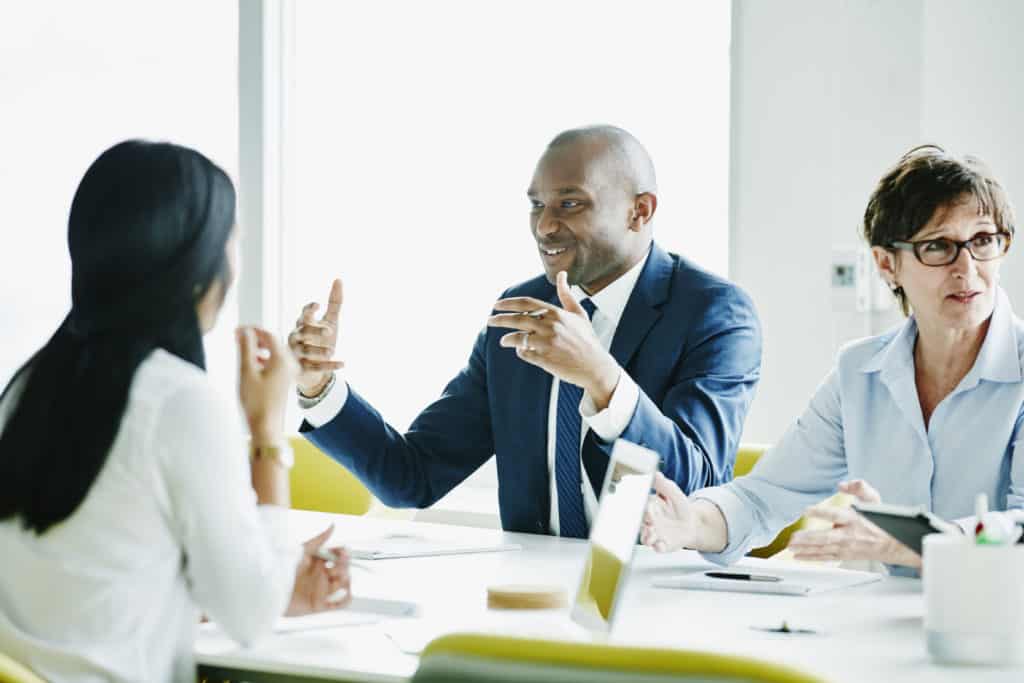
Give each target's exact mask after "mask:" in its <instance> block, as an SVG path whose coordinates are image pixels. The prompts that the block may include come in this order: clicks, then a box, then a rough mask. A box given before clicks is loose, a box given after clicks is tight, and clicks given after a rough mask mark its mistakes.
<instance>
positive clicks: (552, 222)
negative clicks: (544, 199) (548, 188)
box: [537, 207, 559, 237]
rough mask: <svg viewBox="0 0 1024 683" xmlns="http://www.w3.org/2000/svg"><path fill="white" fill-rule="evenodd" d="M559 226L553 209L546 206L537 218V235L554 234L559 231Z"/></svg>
mask: <svg viewBox="0 0 1024 683" xmlns="http://www.w3.org/2000/svg"><path fill="white" fill-rule="evenodd" d="M558 228H559V224H558V219H556V218H555V216H554V213H553V212H552V211H551V209H549V208H548V207H544V210H543V211H541V213H540V216H539V217H538V218H537V236H538V237H540V236H547V235H551V234H554V233H556V232H558Z"/></svg>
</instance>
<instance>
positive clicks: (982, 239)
mask: <svg viewBox="0 0 1024 683" xmlns="http://www.w3.org/2000/svg"><path fill="white" fill-rule="evenodd" d="M1005 245H1006V240H1005V238H1004V237H1003V235H1001V234H998V233H996V234H992V233H985V234H983V235H975V236H974V238H973V239H972V240H971V245H970V246H971V254H972V255H973V256H974V258H976V259H978V260H979V261H986V260H989V259H994V258H998V257H999V256H1000V255H1001V254H1002V253H1003V249H1004V247H1005Z"/></svg>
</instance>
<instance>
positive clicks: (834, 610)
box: [196, 511, 1024, 683]
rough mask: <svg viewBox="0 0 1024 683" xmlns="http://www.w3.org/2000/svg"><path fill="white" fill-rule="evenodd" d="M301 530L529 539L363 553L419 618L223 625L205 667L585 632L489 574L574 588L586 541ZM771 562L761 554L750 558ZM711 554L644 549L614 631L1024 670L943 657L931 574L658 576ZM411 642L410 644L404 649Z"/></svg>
mask: <svg viewBox="0 0 1024 683" xmlns="http://www.w3.org/2000/svg"><path fill="white" fill-rule="evenodd" d="M290 521H291V532H292V534H293V535H294V538H295V539H296V541H299V540H303V539H306V538H309V537H311V536H313V535H315V534H316V533H317V532H319V531H321V530H322V529H323V528H324V527H325V526H326V525H327V524H329V523H332V522H333V523H334V524H335V532H334V536H333V538H332V543H331V544H332V545H343V544H344V542H345V540H346V539H354V538H365V537H372V536H378V535H381V534H384V533H394V532H415V531H417V530H419V531H424V532H429V533H430V535H432V536H443V537H450V538H453V539H458V540H467V539H486V540H493V541H498V540H503V541H505V542H511V543H519V544H521V545H522V546H523V549H522V550H519V551H509V552H498V553H481V554H473V555H451V556H441V557H424V558H406V559H395V560H374V561H363V562H362V563H361V564H363V565H365V566H367V567H368V568H369V571H364V570H361V569H354V570H353V584H352V588H353V593H354V594H355V595H357V596H360V595H365V596H370V597H386V598H391V599H397V600H408V601H411V602H415V603H417V604H418V605H420V611H421V615H420V616H419V617H417V618H413V619H408V618H405V619H390V618H389V619H381V620H380V621H378V622H377V623H373V624H362V625H348V626H338V627H334V628H325V629H315V630H306V631H298V632H293V633H282V634H275V635H273V636H270V637H268V638H265V639H264V640H262V641H260V642H259V643H257V644H256V645H255V646H254V647H252V648H249V649H243V648H240V647H239V646H238V645H236V644H234V643H233V642H232V641H230V640H229V639H227V638H226V637H224V636H222V635H219V634H218V633H217V632H216V631H215V630H213V629H204V630H203V632H202V633H201V634H200V637H199V640H198V642H197V645H196V655H197V660H198V662H199V664H200V665H208V666H216V667H221V668H225V669H233V670H245V671H252V672H267V673H278V674H291V675H301V676H310V677H323V678H331V677H342V676H345V677H350V678H351V679H353V680H366V681H402V680H406V679H408V678H409V677H410V676H411V675H412V673H413V672H414V671H415V669H416V665H417V657H416V656H415V655H414V654H410V653H409V652H415V651H417V650H418V648H419V647H420V646H421V645H422V643H424V642H426V641H427V640H429V639H430V638H432V637H435V636H438V635H441V634H443V633H447V632H452V631H465V630H485V631H491V632H499V633H508V634H516V635H532V636H538V635H539V636H547V637H554V638H559V637H560V638H565V639H576V640H585V639H586V636H585V634H584V633H583V632H582V630H581V629H579V628H577V627H576V626H575V624H572V622H570V620H569V619H568V616H567V613H566V612H565V611H564V610H540V611H508V610H488V609H487V607H486V600H487V586H489V585H494V584H511V583H540V584H557V585H562V586H564V587H565V588H566V591H567V594H568V596H569V598H570V599H571V598H572V596H573V594H574V592H575V590H576V584H577V581H578V579H579V574H580V570H581V568H582V563H583V558H584V554H583V551H584V549H585V548H586V543H585V542H583V541H578V540H573V539H561V538H554V537H549V536H537V535H532V534H514V533H505V532H501V531H490V530H484V529H475V528H474V529H471V528H465V527H455V526H447V525H433V524H431V525H425V524H423V523H417V522H408V521H395V520H381V519H370V518H366V517H351V516H347V515H331V514H325V513H315V512H301V511H293V512H292V513H291V518H290ZM765 562H768V563H770V562H771V561H766V560H755V559H748V560H745V561H744V563H745V564H746V563H749V564H758V565H762V566H763V563H765ZM688 564H689V565H691V566H692V567H694V568H695V567H696V566H697V565H698V564H701V561H700V559H699V557H698V556H697V555H696V554H695V553H691V552H679V553H674V554H670V555H657V554H655V553H653V552H652V551H650V550H649V549H648V548H643V547H641V548H637V552H636V557H635V559H634V563H633V570H632V573H631V575H630V579H629V583H628V585H627V588H626V592H625V593H624V595H623V596H622V602H621V604H620V606H619V611H618V615H617V621H616V623H615V628H614V631H613V633H612V635H611V638H610V639H609V642H611V643H620V644H630V645H648V646H657V647H670V648H671V647H675V648H682V649H701V650H711V651H716V652H725V653H732V654H739V655H747V656H751V657H758V658H762V659H766V660H771V661H776V662H781V663H785V664H789V665H792V666H795V667H797V668H800V669H802V670H804V671H807V672H808V673H814V674H817V675H819V676H821V677H823V678H825V679H827V680H830V681H835V682H836V683H846V682H850V683H853V682H861V681H887V682H889V681H891V682H903V681H906V682H907V683H910V682H918V681H920V682H924V681H928V682H931V681H937V682H938V681H961V682H967V681H970V683H988V682H995V681H1000V682H1003V681H1006V682H1009V681H1020V680H1024V669H1012V668H994V667H992V668H988V667H971V668H964V667H941V666H937V665H934V664H932V663H931V662H930V661H929V659H928V654H927V651H926V649H925V640H924V632H923V629H922V610H923V601H922V596H921V584H920V581H918V580H916V579H903V578H887V579H884V580H883V581H881V582H877V583H873V584H870V585H866V586H859V587H854V588H847V589H842V590H838V591H833V592H829V593H823V594H819V595H811V596H808V597H795V596H782V595H755V594H746V593H723V592H708V591H694V590H678V589H665V588H654V587H653V586H652V585H651V582H652V580H653V579H654V578H655V577H659V576H666V575H670V574H676V573H679V572H681V571H685V569H686V565H688ZM782 620H786V621H787V622H788V624H789V625H790V626H791V627H793V628H809V629H812V630H814V631H816V633H815V634H813V635H808V634H785V633H770V632H764V631H759V630H755V629H754V628H751V627H752V626H774V625H778V624H780V623H781V622H782ZM403 649H404V650H406V651H407V652H403Z"/></svg>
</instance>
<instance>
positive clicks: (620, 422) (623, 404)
mask: <svg viewBox="0 0 1024 683" xmlns="http://www.w3.org/2000/svg"><path fill="white" fill-rule="evenodd" d="M639 400H640V388H639V387H638V386H637V385H636V382H634V381H633V378H632V377H630V376H629V373H627V372H626V371H625V370H620V371H619V383H618V384H616V385H615V390H614V391H613V392H612V397H611V399H610V400H609V401H608V407H607V408H605V409H604V410H600V411H599V410H598V409H597V406H596V405H594V399H593V397H591V395H590V392H586V391H585V392H583V398H582V399H580V416H581V417H582V418H583V419H584V420H586V421H587V426H588V427H590V428H591V429H592V430H593V431H594V432H595V433H596V434H597V435H598V436H599V437H601V440H602V441H605V442H609V441H615V439H617V438H619V437H620V436H622V432H624V431H626V427H628V426H629V421H630V420H632V419H633V413H635V412H636V404H637V401H639Z"/></svg>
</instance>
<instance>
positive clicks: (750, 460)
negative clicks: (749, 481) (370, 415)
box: [733, 443, 853, 559]
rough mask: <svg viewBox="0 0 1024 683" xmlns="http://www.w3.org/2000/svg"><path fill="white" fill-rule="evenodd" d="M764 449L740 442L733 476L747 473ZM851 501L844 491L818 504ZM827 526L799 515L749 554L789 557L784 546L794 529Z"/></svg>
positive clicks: (759, 445)
mask: <svg viewBox="0 0 1024 683" xmlns="http://www.w3.org/2000/svg"><path fill="white" fill-rule="evenodd" d="M766 450H768V446H764V445H762V444H749V443H748V444H740V448H739V450H738V451H736V466H735V467H734V468H733V477H734V478H735V477H742V476H743V475H745V474H749V473H750V470H752V469H754V465H755V464H757V461H758V460H759V459H760V458H761V456H762V455H764V452H765V451H766ZM852 501H853V497H852V496H850V495H848V494H845V493H836V494H835V495H833V496H832V497H830V498H826V499H825V500H823V501H821V502H820V503H818V505H821V506H823V507H848V506H849V505H850V504H851V502H852ZM829 526H831V525H829V524H828V523H823V522H822V520H809V519H807V518H806V517H801V518H800V519H798V520H796V521H795V522H793V523H792V524H790V525H789V526H787V527H786V528H785V529H783V530H782V531H780V532H779V535H778V536H776V537H775V540H774V541H772V542H771V543H769V544H768V545H766V546H764V547H763V548H755V549H754V550H751V551H750V553H749V554H750V555H753V556H754V557H778V558H780V559H783V558H784V559H789V558H790V557H791V554H790V553H789V551H787V550H786V546H787V545H788V544H789V537H790V536H792V535H793V532H794V531H799V530H800V529H825V528H828V527H829ZM780 553H781V554H780Z"/></svg>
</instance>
